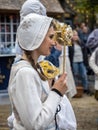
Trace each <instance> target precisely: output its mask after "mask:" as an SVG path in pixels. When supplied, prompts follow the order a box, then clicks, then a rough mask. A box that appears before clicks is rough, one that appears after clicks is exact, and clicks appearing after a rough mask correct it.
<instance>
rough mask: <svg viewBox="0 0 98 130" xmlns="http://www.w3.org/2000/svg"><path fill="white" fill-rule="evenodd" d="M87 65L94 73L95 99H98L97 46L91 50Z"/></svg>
mask: <svg viewBox="0 0 98 130" xmlns="http://www.w3.org/2000/svg"><path fill="white" fill-rule="evenodd" d="M89 65H90V67H91V69H92V70H93V71H94V73H95V86H94V88H95V94H94V95H95V99H96V100H97V101H98V47H97V48H96V49H95V50H94V51H93V53H92V55H91V57H90V59H89Z"/></svg>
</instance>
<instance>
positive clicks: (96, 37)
mask: <svg viewBox="0 0 98 130" xmlns="http://www.w3.org/2000/svg"><path fill="white" fill-rule="evenodd" d="M86 46H87V47H88V48H89V50H90V52H91V54H92V52H93V51H94V50H95V49H96V48H97V47H98V29H94V30H93V31H92V32H91V33H90V35H89V37H88V39H87V43H86Z"/></svg>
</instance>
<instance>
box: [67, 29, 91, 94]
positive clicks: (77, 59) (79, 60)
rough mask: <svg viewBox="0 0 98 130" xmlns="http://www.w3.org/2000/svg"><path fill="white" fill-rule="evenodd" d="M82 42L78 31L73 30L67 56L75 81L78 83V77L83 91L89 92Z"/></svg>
mask: <svg viewBox="0 0 98 130" xmlns="http://www.w3.org/2000/svg"><path fill="white" fill-rule="evenodd" d="M84 53H85V52H83V44H82V43H81V41H80V38H79V36H78V32H77V31H76V30H73V38H72V46H69V58H70V62H71V66H72V70H73V74H74V78H75V83H76V85H78V82H79V81H78V80H79V77H80V78H81V82H82V85H83V89H84V93H87V94H88V93H89V89H88V78H87V70H86V67H85V64H84V62H85V61H84V56H83V54H84Z"/></svg>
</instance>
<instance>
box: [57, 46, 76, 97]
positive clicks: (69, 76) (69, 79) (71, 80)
mask: <svg viewBox="0 0 98 130" xmlns="http://www.w3.org/2000/svg"><path fill="white" fill-rule="evenodd" d="M63 51H64V50H63V47H62V53H61V55H60V57H59V62H60V66H59V68H60V71H61V72H62V71H63V55H64V52H63ZM65 52H66V54H65V71H66V72H67V80H66V84H67V86H68V90H67V92H66V94H67V96H68V97H69V98H72V97H74V96H75V95H76V94H77V90H76V85H75V82H74V77H73V73H72V69H71V64H70V60H69V50H68V46H66V49H65Z"/></svg>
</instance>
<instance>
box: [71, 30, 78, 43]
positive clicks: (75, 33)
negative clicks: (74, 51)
mask: <svg viewBox="0 0 98 130" xmlns="http://www.w3.org/2000/svg"><path fill="white" fill-rule="evenodd" d="M78 39H79V37H78V33H77V32H76V31H74V32H73V37H72V40H73V41H77V40H78Z"/></svg>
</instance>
